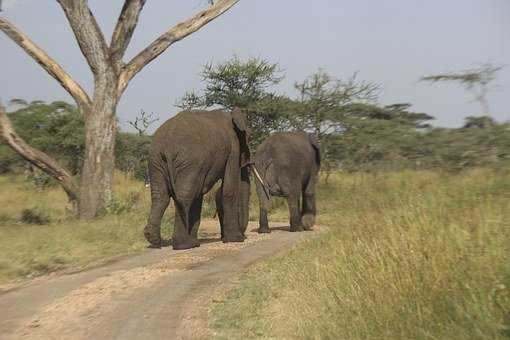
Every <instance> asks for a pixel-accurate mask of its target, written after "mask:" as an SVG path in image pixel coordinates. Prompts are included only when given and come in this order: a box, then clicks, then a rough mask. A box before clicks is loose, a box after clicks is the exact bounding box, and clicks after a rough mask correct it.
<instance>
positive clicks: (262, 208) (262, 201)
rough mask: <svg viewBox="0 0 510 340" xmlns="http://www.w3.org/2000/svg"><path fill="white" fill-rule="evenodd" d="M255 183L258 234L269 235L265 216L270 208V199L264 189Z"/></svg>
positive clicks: (269, 230)
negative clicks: (257, 204)
mask: <svg viewBox="0 0 510 340" xmlns="http://www.w3.org/2000/svg"><path fill="white" fill-rule="evenodd" d="M255 183H256V188H257V196H258V198H259V233H270V232H271V229H269V222H268V220H267V214H268V212H269V209H270V208H271V199H270V198H269V197H267V194H266V193H265V191H264V188H263V187H262V185H261V184H260V183H259V182H255Z"/></svg>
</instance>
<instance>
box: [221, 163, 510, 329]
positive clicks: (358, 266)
mask: <svg viewBox="0 0 510 340" xmlns="http://www.w3.org/2000/svg"><path fill="white" fill-rule="evenodd" d="M319 209H320V212H319V218H318V222H319V223H321V224H326V225H329V226H330V227H331V229H332V231H331V232H330V233H328V234H327V235H325V236H324V237H322V238H321V239H318V240H312V241H309V242H306V243H305V244H302V245H301V246H299V247H297V248H296V249H294V250H292V251H290V252H289V253H287V254H285V255H283V256H280V257H278V258H275V259H272V260H269V261H266V262H264V263H262V264H260V265H257V266H255V267H254V268H252V269H251V270H250V271H249V273H248V276H247V278H246V280H244V281H243V283H242V284H241V285H240V286H239V287H238V288H236V289H234V290H233V291H231V292H229V293H228V295H227V297H226V300H225V302H224V303H221V304H218V305H217V306H216V308H215V315H216V319H215V321H214V326H215V328H216V329H217V331H218V332H219V337H220V338H223V337H224V338H233V337H234V338H277V339H285V338H304V339H505V338H508V337H510V172H508V171H506V172H502V171H500V172H496V171H491V170H472V171H469V172H465V173H463V174H460V175H451V174H444V173H439V172H412V171H409V172H399V173H386V174H378V175H370V174H352V175H335V176H332V177H331V178H330V183H329V184H328V185H324V184H322V185H321V187H320V190H319Z"/></svg>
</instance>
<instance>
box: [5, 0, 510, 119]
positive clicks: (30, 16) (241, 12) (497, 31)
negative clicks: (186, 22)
mask: <svg viewBox="0 0 510 340" xmlns="http://www.w3.org/2000/svg"><path fill="white" fill-rule="evenodd" d="M122 3H123V1H121V0H109V1H104V0H102V1H101V0H89V4H90V6H91V8H92V10H93V11H94V13H95V14H96V16H97V18H98V21H99V22H100V24H101V26H102V28H103V30H104V32H105V35H106V36H107V37H108V40H109V37H110V35H111V32H112V30H113V27H114V24H115V21H116V19H117V16H118V13H119V11H120V8H121V6H122ZM206 3H207V2H206V1H205V0H186V1H185V0H180V1H178V0H174V1H163V0H149V1H147V4H146V6H145V8H144V10H143V12H142V15H141V18H140V24H139V26H138V29H137V31H136V33H135V35H134V40H133V43H132V44H131V47H130V49H129V50H128V54H127V57H126V58H129V57H131V56H133V55H134V54H135V53H137V52H138V51H139V50H140V49H141V48H143V47H144V46H145V45H147V44H148V43H149V42H151V41H152V40H153V39H154V38H156V37H157V36H158V35H159V34H160V33H161V32H163V31H164V30H166V29H167V28H168V27H169V26H170V25H172V24H174V23H176V22H178V21H180V20H182V19H184V18H187V17H188V16H190V15H191V14H193V13H195V12H196V11H198V10H200V9H201V8H203V7H204V6H206ZM4 7H5V11H4V12H2V14H1V15H2V16H5V17H6V18H8V19H9V20H10V21H12V22H13V23H15V24H16V25H17V26H18V27H19V28H21V29H22V30H23V31H24V32H25V33H27V34H28V35H29V36H30V37H31V38H32V39H33V40H34V41H35V42H36V43H37V44H39V45H40V46H41V47H42V48H43V49H45V50H46V51H47V52H48V53H49V54H50V55H51V56H52V57H53V58H55V59H56V60H57V61H59V62H60V63H61V64H62V66H64V68H65V69H66V70H67V71H68V72H69V73H70V74H71V75H72V76H73V77H74V78H75V79H76V80H77V81H79V82H80V83H81V84H82V86H84V87H85V88H86V89H90V88H91V74H90V71H89V69H88V67H87V65H86V63H85V60H84V59H83V57H82V55H81V54H80V51H79V49H78V47H77V45H76V43H75V42H74V39H73V36H72V32H71V31H70V29H69V27H68V25H67V22H66V20H65V17H64V15H63V13H62V11H61V9H60V8H59V6H58V5H57V3H56V1H42V0H4ZM232 55H238V56H239V57H241V58H248V57H262V58H266V59H268V60H270V61H274V62H278V63H280V65H281V67H282V68H283V69H284V70H285V73H286V79H285V81H284V82H283V83H282V84H281V86H280V87H279V89H278V90H279V91H281V92H286V93H288V94H290V95H292V94H293V84H294V82H296V81H301V80H303V79H304V78H305V77H306V76H307V75H309V74H311V73H312V72H314V71H316V70H317V69H318V68H323V69H324V70H326V71H327V72H328V73H330V74H331V75H334V76H336V77H348V76H350V75H351V74H352V73H353V72H355V71H359V77H360V79H364V80H369V81H375V82H379V83H381V84H382V86H383V91H382V94H381V98H380V102H381V103H383V104H391V103H395V102H410V103H412V104H413V105H414V110H415V111H421V112H427V113H429V114H432V115H434V116H435V117H437V121H436V125H442V126H459V125H460V124H461V122H462V119H463V117H465V116H467V115H476V114H479V113H480V108H479V106H478V105H477V104H476V103H474V102H472V100H471V97H470V96H469V95H468V93H466V92H465V91H464V90H462V89H461V88H458V87H456V86H455V85H447V84H444V85H431V84H428V83H421V82H418V79H419V77H420V76H422V75H427V74H431V73H438V72H445V71H451V70H462V69H466V68H470V67H473V66H476V65H477V64H479V63H483V62H492V63H496V64H510V62H509V61H510V0H379V1H376V0H315V1H299V0H278V1H276V0H241V1H240V2H239V3H238V4H237V5H236V6H235V7H234V8H233V9H232V10H230V11H229V12H227V13H226V14H225V15H223V16H221V17H220V18H218V19H217V20H215V21H213V22H212V23H210V24H209V25H207V26H206V27H204V28H203V29H202V30H201V31H199V32H198V33H195V34H193V35H192V36H190V37H188V38H187V39H186V40H184V41H182V42H179V43H177V44H175V45H173V46H172V47H171V48H170V49H169V50H168V51H167V52H166V53H165V54H163V55H162V56H161V57H159V58H158V59H157V60H156V61H155V62H153V63H152V64H151V65H150V66H149V67H147V68H146V69H144V70H143V71H142V72H141V73H140V74H139V75H138V76H137V77H136V78H135V79H134V80H133V82H132V83H131V85H130V86H129V88H128V90H127V91H126V93H125V94H124V97H123V99H122V101H121V103H120V105H119V109H118V116H119V119H120V121H121V123H122V127H123V128H126V124H125V122H126V120H130V119H132V118H133V117H134V116H136V115H137V114H138V112H139V111H140V109H144V110H145V111H147V112H154V113H155V114H156V115H157V116H159V117H160V118H161V120H162V121H164V120H165V119H167V118H168V117H170V116H171V115H173V114H174V113H176V111H177V109H176V108H175V107H174V106H173V105H174V103H175V101H176V100H177V99H178V98H180V97H181V96H182V95H183V93H184V92H185V91H186V90H189V89H193V88H199V87H200V76H199V72H200V70H201V69H202V65H204V64H205V63H207V62H209V61H213V62H218V61H224V60H226V59H228V58H229V57H231V56H232ZM0 61H1V62H0V98H1V99H2V100H3V101H4V102H6V101H7V100H9V99H11V98H25V99H28V100H34V99H42V100H47V101H51V100H57V99H64V100H68V101H71V98H70V97H69V96H68V95H67V93H66V92H65V91H64V90H63V89H61V88H60V86H59V85H58V84H57V83H56V82H55V81H54V80H53V79H52V78H51V77H50V76H49V75H47V74H46V73H45V71H44V70H42V68H41V67H40V66H39V65H37V64H35V62H33V61H32V60H31V59H30V58H29V57H28V56H26V55H25V53H24V52H23V51H22V50H21V49H20V48H19V47H17V46H16V45H15V44H14V43H12V42H11V41H10V40H9V39H8V38H7V37H6V36H5V35H3V34H1V33H0ZM496 84H497V85H498V87H497V88H496V89H495V90H494V91H493V92H491V94H490V95H489V100H490V105H491V109H492V113H493V116H494V117H495V118H496V119H498V120H500V121H503V120H510V65H508V66H507V67H506V68H505V69H503V71H501V72H500V74H499V77H498V79H497V81H496Z"/></svg>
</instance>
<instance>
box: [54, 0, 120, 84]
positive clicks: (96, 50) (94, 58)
mask: <svg viewBox="0 0 510 340" xmlns="http://www.w3.org/2000/svg"><path fill="white" fill-rule="evenodd" d="M57 1H58V3H59V4H60V6H61V7H62V9H63V10H64V12H65V14H66V17H67V20H68V21H69V24H70V25H71V28H72V30H73V32H74V35H75V37H76V41H77V42H78V45H79V46H80V49H81V51H82V53H83V55H84V56H85V59H86V60H87V63H88V64H89V66H90V69H91V70H92V73H93V74H94V76H95V77H96V78H97V77H101V76H104V75H106V74H107V73H108V72H109V71H110V69H111V66H112V65H111V63H110V54H109V48H108V45H107V44H106V41H105V39H104V36H103V32H101V29H100V28H99V25H98V24H97V21H96V19H95V18H94V15H93V14H92V12H91V11H90V8H89V6H88V5H87V0H57Z"/></svg>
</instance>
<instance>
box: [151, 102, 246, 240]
mask: <svg viewBox="0 0 510 340" xmlns="http://www.w3.org/2000/svg"><path fill="white" fill-rule="evenodd" d="M248 139H249V129H248V126H247V121H246V116H245V114H244V113H243V112H242V111H241V110H239V109H234V110H233V111H232V112H224V111H220V110H215V111H183V112H180V113H178V114H177V115H176V116H175V117H173V118H171V119H169V120H167V121H166V122H165V123H164V124H163V125H162V126H161V127H159V128H158V129H157V131H156V133H155V135H154V140H153V142H152V146H151V153H150V160H149V177H150V185H151V211H150V216H149V220H148V222H147V225H146V227H145V229H144V235H145V238H146V239H147V241H149V242H150V243H151V244H152V245H153V246H155V247H161V228H160V226H161V218H162V217H163V214H164V212H165V210H166V208H167V207H168V204H169V203H170V197H172V198H173V200H174V203H175V228H174V232H173V237H172V246H173V248H174V249H188V248H192V247H198V246H199V245H200V243H199V242H198V238H197V234H198V227H199V225H200V213H201V210H202V202H203V196H204V195H205V194H206V193H207V192H208V191H209V190H211V188H212V187H213V185H214V184H215V183H216V182H218V181H219V180H220V179H221V180H222V183H221V188H220V189H219V191H218V194H217V200H218V204H219V205H220V206H221V213H220V214H219V217H220V225H221V235H222V240H223V242H242V241H244V239H245V236H244V232H245V231H246V227H247V225H248V204H249V195H250V181H249V167H248V165H249V162H250V151H249V148H248Z"/></svg>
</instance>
